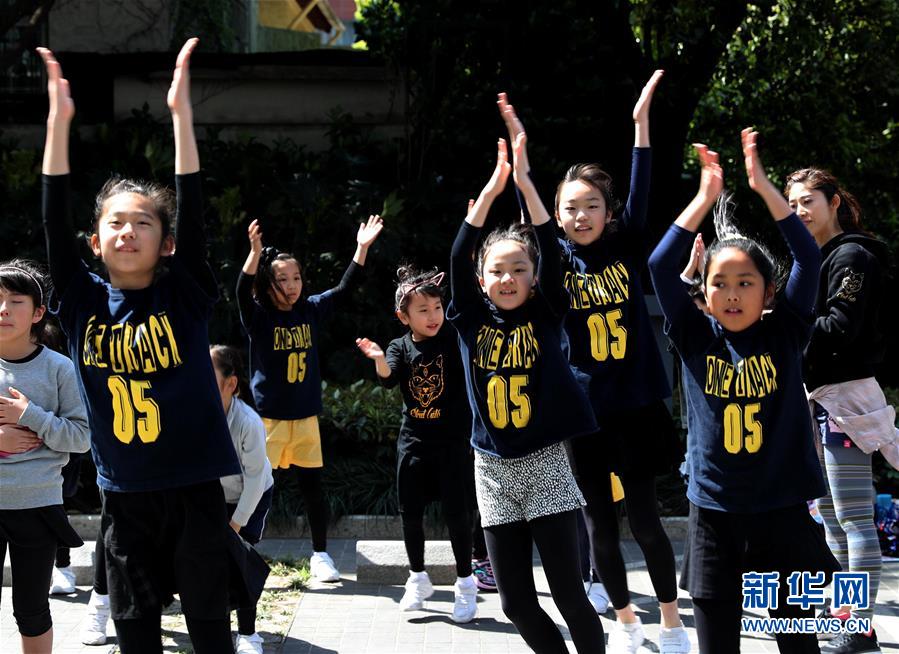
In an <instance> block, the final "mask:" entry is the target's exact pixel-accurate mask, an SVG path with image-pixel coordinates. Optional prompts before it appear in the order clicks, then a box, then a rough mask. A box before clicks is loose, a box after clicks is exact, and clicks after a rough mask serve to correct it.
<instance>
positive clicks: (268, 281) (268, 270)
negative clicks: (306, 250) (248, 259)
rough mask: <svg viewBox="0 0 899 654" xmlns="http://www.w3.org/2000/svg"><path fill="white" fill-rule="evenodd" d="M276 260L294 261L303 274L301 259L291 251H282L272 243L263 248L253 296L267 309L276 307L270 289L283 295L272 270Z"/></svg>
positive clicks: (254, 282) (254, 281)
mask: <svg viewBox="0 0 899 654" xmlns="http://www.w3.org/2000/svg"><path fill="white" fill-rule="evenodd" d="M276 261H294V262H296V264H297V269H298V270H299V271H300V274H301V275H302V274H303V267H302V266H301V265H300V262H299V260H298V259H297V258H296V257H295V256H293V255H292V254H290V253H289V252H281V251H280V250H278V248H274V247H272V246H270V245H269V246H266V247H264V248H262V253H261V254H260V255H259V266H258V268H257V269H256V277H255V278H254V279H253V296H254V297H255V298H256V301H257V302H259V304H261V305H262V306H264V307H266V308H267V309H273V308H274V303H273V302H272V299H271V296H270V295H269V291H271V292H272V293H275V294H276V295H278V296H281V295H283V293H282V291H281V287H280V286H278V284H277V282H276V281H275V276H274V274H273V271H272V265H273V264H274V263H275V262H276ZM281 299H282V300H285V301H286V299H287V298H283V297H282V298H281Z"/></svg>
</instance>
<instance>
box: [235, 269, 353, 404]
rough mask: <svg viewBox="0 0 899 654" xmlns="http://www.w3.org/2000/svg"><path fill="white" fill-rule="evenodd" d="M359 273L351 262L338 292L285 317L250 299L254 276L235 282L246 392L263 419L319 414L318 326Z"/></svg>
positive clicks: (305, 301)
mask: <svg viewBox="0 0 899 654" xmlns="http://www.w3.org/2000/svg"><path fill="white" fill-rule="evenodd" d="M360 268H361V266H359V265H357V264H356V263H355V262H350V265H349V267H348V268H347V269H346V272H345V273H344V274H343V278H342V279H341V280H340V283H339V284H338V285H337V286H335V287H334V288H332V289H330V290H328V291H325V292H324V293H321V294H319V295H313V296H311V297H309V298H300V299H299V300H297V302H296V303H295V304H294V305H293V306H292V307H291V308H290V309H289V310H287V311H281V310H280V309H277V308H275V307H271V306H268V307H266V306H263V305H262V304H260V303H259V302H258V301H256V300H255V299H253V279H254V278H255V275H247V274H244V273H243V272H241V273H240V275H239V276H238V278H237V306H238V308H239V311H240V322H241V324H242V325H243V328H244V331H245V332H246V333H247V336H248V337H249V339H250V389H251V390H252V392H253V400H254V401H255V402H256V408H257V410H258V411H259V415H261V416H262V417H263V418H271V419H274V420H300V419H301V418H308V417H310V416H317V415H318V414H320V413H321V412H322V378H321V371H320V365H319V356H318V342H319V338H320V336H321V329H322V325H323V323H324V322H325V321H326V320H327V319H328V317H329V316H330V314H331V312H332V310H333V308H334V303H335V302H336V301H337V300H338V299H339V298H340V297H341V296H342V295H344V294H345V293H346V291H347V290H348V289H349V287H350V282H351V280H352V279H353V277H354V276H355V275H356V273H357V271H358V270H359V269H360Z"/></svg>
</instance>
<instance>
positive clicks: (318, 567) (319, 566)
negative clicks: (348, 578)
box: [309, 552, 340, 581]
mask: <svg viewBox="0 0 899 654" xmlns="http://www.w3.org/2000/svg"><path fill="white" fill-rule="evenodd" d="M309 572H310V573H311V574H312V578H313V579H315V580H316V581H340V572H338V571H337V567H336V566H335V565H334V559H332V558H331V556H330V555H329V554H328V553H327V552H313V553H312V557H311V558H310V559H309Z"/></svg>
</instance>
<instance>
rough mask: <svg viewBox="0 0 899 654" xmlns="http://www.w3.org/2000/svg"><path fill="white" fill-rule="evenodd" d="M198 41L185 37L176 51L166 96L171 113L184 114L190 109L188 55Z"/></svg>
mask: <svg viewBox="0 0 899 654" xmlns="http://www.w3.org/2000/svg"><path fill="white" fill-rule="evenodd" d="M199 42H200V39H198V38H196V37H195V38H192V39H187V41H186V42H185V44H184V45H183V46H182V47H181V52H179V53H178V59H177V60H176V61H175V72H174V74H173V75H172V85H171V86H170V87H169V93H168V95H167V96H166V102H167V104H168V105H169V110H170V111H171V112H172V113H173V114H181V115H186V114H187V113H189V112H190V111H191V105H190V55H191V54H192V53H193V51H194V49H195V48H196V47H197V43H199Z"/></svg>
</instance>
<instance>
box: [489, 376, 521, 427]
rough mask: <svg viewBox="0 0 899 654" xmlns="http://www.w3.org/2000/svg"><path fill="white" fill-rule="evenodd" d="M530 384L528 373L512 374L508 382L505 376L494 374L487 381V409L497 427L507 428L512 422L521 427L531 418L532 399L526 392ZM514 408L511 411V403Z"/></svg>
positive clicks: (491, 420)
mask: <svg viewBox="0 0 899 654" xmlns="http://www.w3.org/2000/svg"><path fill="white" fill-rule="evenodd" d="M527 384H528V376H527V375H512V376H511V377H509V381H508V382H506V379H505V377H499V376H494V377H491V378H490V380H489V381H488V382H487V410H488V411H489V413H490V422H491V423H492V424H493V426H494V427H496V428H497V429H505V428H506V427H507V426H508V425H509V416H510V415H511V417H512V424H513V425H515V426H516V427H518V428H519V429H521V428H522V427H526V426H527V424H528V422H529V421H530V419H531V399H530V398H529V397H528V396H527V395H526V394H525V393H524V387H525V386H527ZM510 404H511V405H512V406H513V407H514V408H513V409H512V410H511V411H509V405H510Z"/></svg>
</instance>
